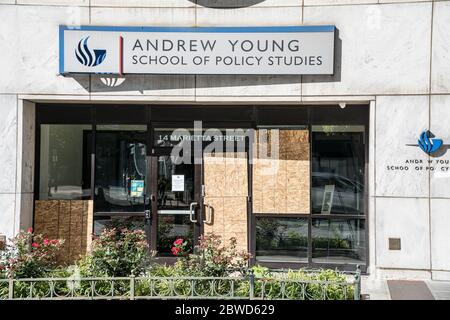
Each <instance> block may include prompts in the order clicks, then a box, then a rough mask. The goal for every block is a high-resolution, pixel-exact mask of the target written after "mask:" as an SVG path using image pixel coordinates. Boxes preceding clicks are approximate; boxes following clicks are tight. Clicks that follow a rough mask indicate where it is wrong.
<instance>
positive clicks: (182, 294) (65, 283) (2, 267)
mask: <svg viewBox="0 0 450 320" xmlns="http://www.w3.org/2000/svg"><path fill="white" fill-rule="evenodd" d="M12 243H13V244H12V246H10V247H9V249H8V250H6V251H5V252H4V253H3V255H2V259H1V260H0V299H199V298H202V299H296V300H349V299H359V288H360V277H359V271H358V272H357V273H356V274H355V275H354V276H351V277H349V276H348V275H345V274H343V273H340V272H338V271H335V270H318V271H314V272H311V271H307V270H303V269H300V270H288V271H285V272H273V271H271V270H269V269H267V268H264V267H260V266H253V267H251V268H249V267H248V261H249V258H250V255H249V254H248V253H247V252H242V251H238V250H237V249H236V240H235V239H233V238H232V239H230V241H229V243H223V242H222V239H221V238H220V237H219V236H217V235H214V234H208V235H206V236H203V237H201V238H200V239H199V245H198V246H197V247H196V251H195V254H194V253H190V252H188V251H187V249H186V248H187V245H186V242H185V241H184V240H183V239H176V240H175V242H174V243H173V247H172V250H171V251H172V253H173V254H174V255H176V256H178V257H179V258H178V261H177V262H176V263H175V264H174V265H161V264H157V263H155V262H154V261H153V259H152V254H149V252H148V247H147V242H146V241H145V235H144V233H143V232H142V231H139V230H137V231H136V230H135V231H132V230H128V229H126V228H121V229H116V228H113V229H106V230H105V231H104V232H103V233H102V234H101V235H100V236H99V237H96V238H95V239H94V241H93V245H92V248H91V251H90V253H89V254H88V255H86V256H84V257H81V258H80V260H79V261H78V262H77V263H76V264H75V265H74V266H69V267H62V266H56V265H55V264H54V260H52V257H54V256H56V253H57V251H58V250H59V247H60V244H61V243H62V241H60V240H57V239H51V240H50V239H45V238H43V237H42V236H40V235H34V234H33V233H32V230H28V231H27V232H21V233H19V234H18V235H17V236H16V238H15V239H14V240H13V242H12ZM2 277H3V278H4V279H1V278H2Z"/></svg>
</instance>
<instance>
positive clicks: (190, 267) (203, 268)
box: [179, 233, 250, 277]
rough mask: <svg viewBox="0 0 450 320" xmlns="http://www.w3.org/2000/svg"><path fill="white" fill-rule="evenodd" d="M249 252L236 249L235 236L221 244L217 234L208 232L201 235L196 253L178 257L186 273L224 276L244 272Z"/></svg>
mask: <svg viewBox="0 0 450 320" xmlns="http://www.w3.org/2000/svg"><path fill="white" fill-rule="evenodd" d="M249 259H250V254H248V252H246V251H238V250H237V241H236V238H230V239H229V243H228V244H223V243H222V239H221V237H220V236H219V235H216V234H214V233H208V234H207V235H204V236H201V237H200V239H199V244H198V246H197V247H196V253H195V254H191V255H188V256H186V257H184V258H182V259H180V260H179V261H180V263H181V268H182V269H183V270H185V274H186V275H193V276H204V277H226V276H229V275H230V274H232V273H234V272H236V271H237V272H239V273H240V274H245V273H246V271H247V267H248V261H249Z"/></svg>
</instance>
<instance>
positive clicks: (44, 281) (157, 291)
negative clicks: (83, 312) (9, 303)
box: [0, 269, 361, 300]
mask: <svg viewBox="0 0 450 320" xmlns="http://www.w3.org/2000/svg"><path fill="white" fill-rule="evenodd" d="M360 296H361V274H360V271H359V269H358V270H357V271H356V272H355V273H354V274H352V275H351V276H350V275H347V276H346V280H345V281H341V282H336V281H319V280H304V279H300V280H297V279H288V278H287V277H283V276H279V277H278V276H277V277H257V276H255V275H254V274H253V272H249V274H248V275H247V276H237V277H134V276H130V277H102V278H30V279H0V300H20V299H22V300H30V299H32V300H40V299H44V300H48V299H53V300H75V299H91V300H95V299H127V300H135V299H244V300H359V299H360Z"/></svg>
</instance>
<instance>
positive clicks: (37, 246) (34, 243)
mask: <svg viewBox="0 0 450 320" xmlns="http://www.w3.org/2000/svg"><path fill="white" fill-rule="evenodd" d="M31 246H32V247H33V248H39V244H38V243H36V242H33V243H32V244H31Z"/></svg>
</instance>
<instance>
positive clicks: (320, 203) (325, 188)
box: [311, 126, 365, 215]
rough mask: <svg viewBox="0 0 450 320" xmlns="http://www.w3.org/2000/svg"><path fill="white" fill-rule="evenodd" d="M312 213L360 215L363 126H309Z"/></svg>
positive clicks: (363, 163)
mask: <svg viewBox="0 0 450 320" xmlns="http://www.w3.org/2000/svg"><path fill="white" fill-rule="evenodd" d="M312 155H313V159H312V179H311V180H312V188H311V200H312V211H313V213H316V214H317V213H319V214H320V213H322V214H330V213H331V214H360V215H363V214H364V166H365V149H364V127H363V126H313V132H312Z"/></svg>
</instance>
